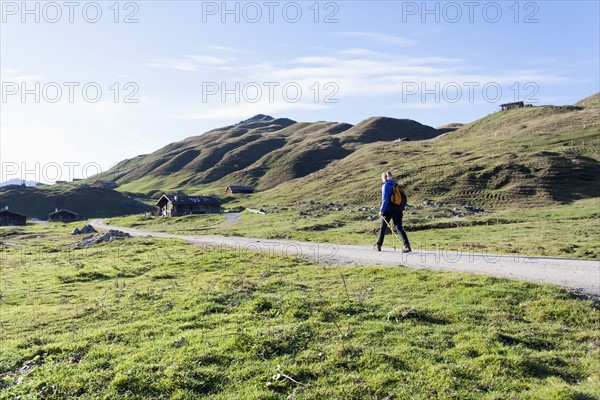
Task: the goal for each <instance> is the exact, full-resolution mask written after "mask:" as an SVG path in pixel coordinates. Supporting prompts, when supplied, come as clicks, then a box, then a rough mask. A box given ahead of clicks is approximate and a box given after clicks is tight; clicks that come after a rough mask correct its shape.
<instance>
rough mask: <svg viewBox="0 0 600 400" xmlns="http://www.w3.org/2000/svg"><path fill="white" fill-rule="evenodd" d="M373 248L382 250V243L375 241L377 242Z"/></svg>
mask: <svg viewBox="0 0 600 400" xmlns="http://www.w3.org/2000/svg"><path fill="white" fill-rule="evenodd" d="M373 250H377V251H381V245H380V244H378V243H375V244H374V245H373Z"/></svg>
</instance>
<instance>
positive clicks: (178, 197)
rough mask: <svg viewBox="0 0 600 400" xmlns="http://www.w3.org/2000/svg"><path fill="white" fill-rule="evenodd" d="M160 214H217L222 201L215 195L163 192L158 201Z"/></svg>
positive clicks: (172, 215)
mask: <svg viewBox="0 0 600 400" xmlns="http://www.w3.org/2000/svg"><path fill="white" fill-rule="evenodd" d="M156 207H158V214H159V215H164V216H167V217H176V216H180V215H190V214H217V213H220V212H221V202H220V201H219V199H217V198H216V197H214V196H187V195H185V194H163V195H162V196H161V197H160V199H158V201H157V202H156Z"/></svg>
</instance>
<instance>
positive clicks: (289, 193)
mask: <svg viewBox="0 0 600 400" xmlns="http://www.w3.org/2000/svg"><path fill="white" fill-rule="evenodd" d="M599 111H600V110H599V109H598V108H597V106H595V105H594V106H588V107H584V106H579V107H574V106H562V107H556V106H543V107H526V108H521V109H516V110H510V111H503V112H497V113H494V114H491V115H488V116H486V117H484V118H481V119H479V120H477V121H475V122H473V123H470V124H466V125H463V126H460V127H458V129H456V130H453V131H449V132H447V133H445V134H443V135H440V136H437V137H435V138H433V139H430V140H427V141H417V142H413V141H410V142H387V143H382V142H375V143H370V144H365V145H364V146H362V147H361V148H359V149H358V150H357V151H355V152H354V153H352V154H350V155H348V156H347V157H345V158H343V159H341V160H338V161H336V162H333V163H331V164H330V165H328V166H327V167H326V168H324V169H322V170H320V171H318V173H314V174H311V175H309V176H307V177H305V178H303V179H301V180H295V181H291V182H286V183H285V184H282V185H280V186H278V187H276V188H274V189H273V190H270V191H266V192H263V193H257V194H256V196H255V199H256V202H257V203H260V202H264V203H270V202H279V203H285V202H289V201H291V200H292V199H293V198H295V197H300V198H303V197H306V196H310V197H311V198H312V199H314V200H321V201H333V202H349V203H358V204H366V203H376V202H377V201H378V200H379V196H380V194H379V187H380V182H379V175H380V174H381V172H382V171H384V170H386V169H391V170H392V171H393V172H394V173H395V175H396V176H397V177H398V180H399V181H400V182H401V183H402V184H403V185H405V187H406V188H407V191H408V193H409V196H410V197H411V198H412V202H413V203H414V202H418V201H422V200H425V199H432V200H437V201H445V202H452V203H459V204H460V203H462V204H465V203H471V204H476V205H478V206H486V207H489V208H507V207H508V208H511V207H521V206H538V205H548V204H553V203H568V202H571V201H575V200H578V199H583V198H593V197H600V180H599V179H598V176H600V162H599V160H600V153H599V150H600V143H599V140H600V135H599V132H600V118H599ZM338 182H344V188H343V190H340V186H339V183H338ZM292 188H295V189H292Z"/></svg>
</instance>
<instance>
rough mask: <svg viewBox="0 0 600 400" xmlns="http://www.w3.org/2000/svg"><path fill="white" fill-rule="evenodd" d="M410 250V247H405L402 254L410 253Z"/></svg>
mask: <svg viewBox="0 0 600 400" xmlns="http://www.w3.org/2000/svg"><path fill="white" fill-rule="evenodd" d="M411 251H412V250H411V249H410V247H405V248H404V250H402V252H403V253H410V252H411Z"/></svg>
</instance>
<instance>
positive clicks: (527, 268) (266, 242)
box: [91, 220, 600, 299]
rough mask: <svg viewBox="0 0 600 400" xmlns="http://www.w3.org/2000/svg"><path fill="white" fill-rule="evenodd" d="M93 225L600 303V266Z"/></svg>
mask: <svg viewBox="0 0 600 400" xmlns="http://www.w3.org/2000/svg"><path fill="white" fill-rule="evenodd" d="M91 225H92V226H94V228H97V229H119V230H121V231H123V232H127V233H129V234H131V235H132V236H148V235H150V236H154V237H162V238H178V239H183V240H187V241H188V242H190V243H193V244H196V245H205V246H211V247H215V246H229V247H237V248H239V249H240V251H255V250H258V251H266V252H272V253H280V254H287V255H293V256H299V257H302V258H305V259H307V260H310V261H312V262H315V263H321V264H344V265H390V266H394V265H403V266H406V267H409V268H424V269H430V270H451V271H462V272H471V273H475V274H485V275H491V276H496V277H503V278H511V279H520V280H526V281H531V282H541V283H551V284H555V285H560V286H564V287H566V288H568V289H570V290H572V291H575V292H578V293H583V294H585V295H588V296H592V297H594V298H595V299H600V261H587V260H575V259H563V258H547V257H525V256H519V255H496V254H482V253H472V252H456V251H446V250H441V251H432V250H418V249H413V250H414V251H413V252H412V253H409V254H403V253H402V252H400V251H394V249H393V248H391V247H387V248H385V247H384V248H383V249H382V251H381V252H377V251H375V250H373V249H372V248H371V247H370V246H369V247H367V246H351V245H338V244H332V243H311V242H294V241H290V240H272V239H256V238H246V237H228V236H186V235H175V234H168V233H160V232H151V231H145V230H141V229H134V228H124V227H118V226H112V225H106V224H105V223H104V220H94V221H92V223H91Z"/></svg>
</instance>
